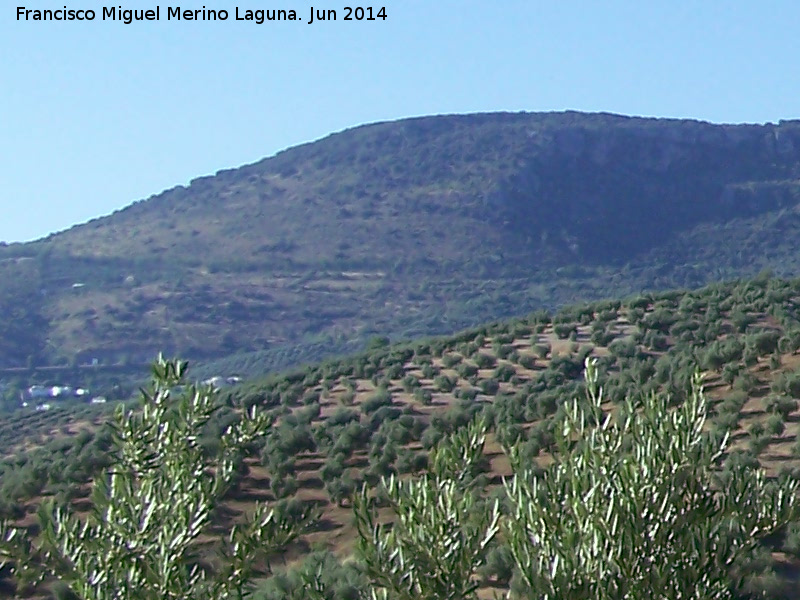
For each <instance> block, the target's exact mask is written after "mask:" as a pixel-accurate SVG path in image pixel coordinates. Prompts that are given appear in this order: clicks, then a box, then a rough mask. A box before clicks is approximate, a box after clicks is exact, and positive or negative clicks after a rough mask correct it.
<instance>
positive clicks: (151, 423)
mask: <svg viewBox="0 0 800 600" xmlns="http://www.w3.org/2000/svg"><path fill="white" fill-rule="evenodd" d="M185 374H186V363H184V362H180V361H168V360H165V359H164V358H162V357H159V359H158V360H157V362H156V363H155V364H154V366H153V385H152V389H151V390H149V391H144V390H143V392H142V402H141V407H140V408H139V409H138V410H137V409H132V410H131V409H125V407H124V406H122V405H120V407H119V408H118V409H117V411H116V413H115V416H114V420H113V428H114V443H113V451H114V456H113V460H112V464H111V466H110V467H109V469H108V471H107V473H106V474H105V476H99V477H97V478H96V479H95V481H94V484H93V489H92V493H91V504H92V510H91V512H90V513H89V515H88V516H86V517H85V518H78V517H77V516H75V515H73V514H71V513H70V511H69V510H68V509H67V508H66V507H59V506H55V505H54V504H53V503H52V502H46V503H43V505H42V507H41V509H40V511H39V522H40V527H41V534H40V535H39V536H38V537H37V538H36V539H31V538H30V537H29V536H28V535H27V534H26V532H25V531H23V530H20V529H17V528H14V527H11V526H9V525H8V524H2V526H0V552H2V555H3V558H4V560H5V561H10V562H11V564H12V565H13V569H14V572H15V574H16V575H17V577H18V579H19V580H20V582H21V583H22V584H23V585H24V584H30V583H34V584H35V583H38V582H40V581H41V580H42V579H43V578H44V577H46V576H54V577H56V578H58V579H60V580H62V581H63V582H65V583H66V584H67V585H68V586H69V588H70V589H71V590H72V591H73V592H74V593H75V594H76V595H77V596H78V597H80V598H83V599H86V600H89V599H91V600H111V599H112V598H137V599H138V598H141V599H153V600H155V599H162V600H163V599H170V598H174V599H176V600H177V599H179V598H180V599H185V598H200V599H202V598H208V599H209V600H211V599H215V600H216V599H226V598H237V599H241V598H243V597H244V595H245V593H246V592H247V590H248V584H249V582H250V580H251V578H252V576H253V574H254V573H253V564H254V562H255V559H256V558H257V557H258V556H259V555H264V554H269V553H272V552H274V551H276V550H278V549H280V548H282V547H284V546H285V545H286V544H288V543H290V542H291V541H292V540H294V539H295V538H296V537H297V536H298V535H299V534H300V533H301V532H302V531H303V530H304V528H305V527H306V526H307V524H308V522H309V520H310V515H309V514H308V513H306V514H304V515H303V516H302V517H301V518H299V519H296V520H294V519H289V518H286V517H284V516H281V515H279V514H277V513H276V512H275V511H274V510H270V509H269V508H268V507H267V506H265V505H263V504H259V505H257V507H256V508H255V510H254V511H253V514H252V515H251V517H250V520H249V521H248V522H247V523H245V524H243V525H235V526H234V527H233V528H232V529H231V531H230V532H229V533H228V535H227V536H226V537H225V538H224V539H223V540H222V543H221V550H220V553H221V555H222V556H221V557H220V558H221V560H220V561H219V564H220V565H221V566H220V567H219V568H218V569H209V568H204V567H203V566H202V564H201V561H200V557H199V556H198V555H197V554H196V549H197V542H198V538H199V537H200V536H201V534H204V533H206V532H207V528H208V526H209V524H210V521H211V518H212V515H213V510H214V508H215V507H216V506H217V504H218V502H219V500H220V499H221V498H222V496H223V495H224V493H225V491H226V490H227V488H228V486H229V484H230V483H231V480H232V477H233V475H234V471H235V465H236V462H237V459H241V453H242V451H243V449H244V448H246V447H247V446H248V445H249V444H250V443H252V442H253V441H254V440H256V438H258V437H259V436H262V435H264V433H265V432H266V430H267V428H268V427H269V425H270V421H269V419H268V418H267V417H266V416H265V415H263V414H260V413H258V412H257V411H255V410H252V411H250V412H249V413H247V414H245V415H244V416H243V417H242V419H241V420H240V421H239V422H238V423H236V424H235V425H232V426H231V427H229V428H228V430H227V431H226V432H225V434H224V435H223V436H222V439H221V443H220V446H219V450H218V452H217V454H216V455H215V456H212V457H207V456H206V454H205V453H204V450H203V448H202V447H201V445H200V443H199V436H200V434H201V432H202V430H203V427H204V426H205V424H206V423H207V422H208V421H209V419H210V418H211V417H212V415H213V414H214V412H215V410H216V404H215V401H214V400H215V393H214V390H213V389H212V388H210V387H206V386H194V385H186V382H185Z"/></svg>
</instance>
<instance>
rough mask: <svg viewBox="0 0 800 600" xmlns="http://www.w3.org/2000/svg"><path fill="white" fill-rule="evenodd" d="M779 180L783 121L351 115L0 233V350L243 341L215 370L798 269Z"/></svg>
mask: <svg viewBox="0 0 800 600" xmlns="http://www.w3.org/2000/svg"><path fill="white" fill-rule="evenodd" d="M798 178H800V123H798V122H783V123H780V124H778V125H764V126H757V125H711V124H707V123H700V122H693V121H677V120H655V119H638V118H626V117H620V116H613V115H605V114H595V115H588V114H579V113H563V114H480V115H465V116H440V117H425V118H417V119H409V120H404V121H398V122H392V123H380V124H375V125H369V126H364V127H358V128H355V129H352V130H348V131H345V132H342V133H339V134H335V135H332V136H329V137H327V138H325V139H323V140H320V141H318V142H314V143H312V144H306V145H303V146H299V147H296V148H292V149H290V150H287V151H285V152H281V153H280V154H278V155H277V156H275V157H272V158H268V159H265V160H263V161H260V162H258V163H256V164H253V165H249V166H245V167H242V168H239V169H233V170H229V171H222V172H219V173H217V174H216V175H215V176H212V177H203V178H200V179H197V180H195V181H193V182H192V183H191V185H189V186H188V187H177V188H174V189H172V190H168V191H166V192H163V193H161V194H159V195H157V196H154V197H152V198H150V199H148V200H146V201H143V202H137V203H135V204H133V205H132V206H130V207H128V208H126V209H124V210H121V211H118V212H116V213H114V214H113V215H111V216H108V217H104V218H102V219H97V220H94V221H91V222H89V223H87V224H85V225H81V226H77V227H74V228H72V229H70V230H68V231H66V232H63V233H60V234H57V235H53V236H50V237H48V238H47V239H44V240H40V241H37V242H34V243H30V244H23V245H10V246H7V247H0V340H1V341H0V366H5V367H13V366H24V365H26V364H28V363H33V364H60V363H67V364H69V363H77V364H82V363H84V362H86V361H89V360H90V359H91V358H99V359H101V361H104V362H108V363H120V362H121V363H128V364H134V365H139V364H143V363H144V362H146V361H149V360H151V359H152V358H153V357H154V356H155V354H156V353H157V352H158V351H160V350H163V351H165V352H167V353H169V354H180V355H181V356H184V357H187V358H196V359H212V358H220V357H223V356H229V355H232V354H235V353H245V352H261V354H259V355H250V356H249V357H246V356H245V357H243V358H242V360H240V361H238V362H233V363H228V364H227V366H239V367H240V368H242V369H243V370H246V371H248V372H251V373H256V372H258V371H259V370H260V371H262V372H263V371H264V370H266V369H269V368H273V367H277V366H281V365H289V364H296V363H297V361H304V360H312V359H314V358H315V357H320V356H324V355H325V354H330V353H336V352H342V351H352V350H353V349H354V348H356V347H357V346H358V344H363V342H364V340H366V339H368V338H369V337H371V336H373V335H376V334H378V335H389V336H390V337H392V338H393V339H399V338H411V337H418V336H419V335H431V334H436V333H448V332H453V331H456V330H458V329H461V328H464V327H467V326H471V325H475V324H477V323H480V322H485V321H486V320H488V319H493V318H501V317H507V316H511V315H514V314H524V313H525V312H527V311H530V310H534V309H536V308H539V307H543V306H544V307H555V306H559V305H562V304H564V303H568V302H574V301H576V300H578V299H590V298H597V297H608V296H619V295H624V294H628V293H633V292H638V291H640V290H642V289H666V288H670V287H690V286H696V285H701V284H703V283H705V282H708V281H711V280H719V279H720V278H731V277H738V276H745V275H753V274H755V273H756V272H758V271H760V270H761V269H763V268H772V269H773V270H774V271H775V272H777V273H778V274H781V275H790V274H796V273H798V272H800V269H798V267H799V266H800V254H798V249H797V248H798V244H796V243H795V239H796V232H797V226H798V215H797V211H798V201H800V196H799V195H798V192H799V191H800V186H799V185H798ZM87 193H90V190H87ZM76 284H77V285H76ZM248 360H249V363H248V362H247V361H248Z"/></svg>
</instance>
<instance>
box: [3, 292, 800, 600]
mask: <svg viewBox="0 0 800 600" xmlns="http://www.w3.org/2000/svg"><path fill="white" fill-rule="evenodd" d="M799 311H800V280H791V281H787V280H780V279H770V278H766V277H761V278H758V279H754V280H748V281H741V282H729V283H723V284H714V285H711V286H708V287H706V288H703V289H699V290H693V291H681V290H672V291H666V292H660V293H653V294H643V295H637V296H632V297H629V298H626V299H621V300H604V301H598V302H593V303H585V304H578V305H573V306H569V307H565V308H563V309H561V310H559V311H557V312H555V313H547V312H544V311H539V312H536V313H533V314H531V315H528V316H527V317H524V318H519V319H515V320H510V321H501V322H495V323H488V324H484V325H482V326H479V327H476V328H472V329H469V330H465V331H462V332H460V333H459V334H457V335H454V336H448V337H440V338H429V339H426V340H419V341H415V342H409V343H404V344H395V345H390V346H385V347H381V348H375V349H373V350H371V351H369V352H367V353H364V354H361V355H357V356H352V357H348V358H341V359H336V360H332V361H328V362H325V363H322V364H317V365H312V366H309V367H306V368H304V369H302V370H299V371H295V372H288V373H281V374H275V375H272V376H270V377H269V378H266V379H264V380H262V381H257V382H252V383H250V384H248V385H244V386H240V387H238V388H235V389H231V390H227V391H224V392H223V393H222V394H221V396H220V405H221V408H220V410H219V412H218V414H217V415H216V416H215V418H214V420H213V422H211V423H210V424H209V426H208V427H207V430H206V432H205V435H204V436H203V439H202V443H203V445H204V446H207V447H209V448H214V447H215V444H218V443H219V435H220V433H221V432H222V431H224V430H225V428H226V427H227V426H228V425H229V424H230V423H231V422H233V421H234V420H235V419H236V418H237V416H236V415H237V411H238V410H240V409H241V408H243V407H249V406H253V405H258V406H260V407H262V409H265V410H267V411H268V412H269V413H270V414H271V415H272V416H273V418H274V419H275V425H274V426H273V427H272V428H270V431H268V432H266V433H265V438H264V441H263V444H259V445H258V447H257V448H254V449H253V452H252V454H251V456H249V457H248V458H247V459H246V462H245V464H246V467H244V468H242V469H241V477H240V478H239V481H238V484H237V486H236V487H235V488H234V489H233V490H232V491H231V493H230V494H229V496H228V498H227V500H226V502H225V503H224V505H223V506H222V507H220V509H219V511H218V513H217V516H216V520H215V523H214V524H215V528H216V529H217V530H219V531H225V528H226V527H228V526H229V525H230V524H231V523H233V522H235V521H237V520H238V519H240V518H241V517H242V516H243V515H245V514H246V513H247V512H248V510H249V508H250V507H251V506H252V502H253V501H254V500H256V499H260V500H267V501H277V502H280V503H282V504H281V506H282V507H283V509H285V510H292V506H296V505H293V504H292V502H295V503H296V502H298V501H299V502H301V503H313V504H315V505H316V506H318V507H319V508H320V509H321V510H322V519H321V520H320V522H319V525H318V526H317V527H316V528H315V529H314V530H313V531H312V532H311V533H309V534H308V535H307V536H306V537H305V538H304V539H303V540H302V541H301V543H299V544H297V545H296V546H294V547H293V548H292V550H291V552H290V553H288V554H287V555H286V557H285V560H286V561H287V562H288V563H289V564H290V565H294V564H296V563H299V562H302V560H304V559H305V557H307V556H308V555H309V553H310V551H311V550H312V549H315V550H324V551H329V552H331V553H333V554H334V555H336V556H338V557H340V558H342V557H345V556H347V555H348V554H349V553H350V551H351V549H352V545H353V539H354V535H355V534H354V530H353V526H352V521H351V510H350V506H349V498H350V495H351V494H352V493H353V491H354V490H356V489H358V486H359V485H360V484H361V483H362V482H364V483H367V484H369V485H372V486H374V485H376V483H377V482H378V481H379V480H380V477H382V476H386V475H389V474H392V473H399V474H401V475H407V474H414V473H419V472H421V471H424V470H425V468H426V457H427V453H428V451H429V450H430V448H431V447H433V446H434V445H435V444H436V443H437V441H438V440H440V439H442V437H443V436H445V435H447V434H448V433H450V432H452V431H454V430H455V429H456V428H457V427H459V426H461V425H463V424H465V423H467V422H468V421H469V420H470V419H471V418H473V417H474V416H475V415H476V414H479V413H480V414H482V415H483V416H484V417H485V418H486V419H487V420H488V422H489V423H490V426H491V429H490V435H489V438H488V442H487V445H486V448H485V453H486V459H487V461H486V465H485V469H486V472H485V477H484V481H485V482H486V483H487V485H488V489H489V493H492V491H491V490H495V491H497V486H498V484H499V483H500V479H501V477H502V476H505V475H508V474H509V473H510V472H511V470H510V465H509V461H508V458H507V457H506V456H505V454H504V453H503V450H502V447H503V446H509V445H511V444H514V443H517V444H519V449H520V452H521V454H520V455H519V456H520V457H521V458H522V459H524V460H525V461H526V464H539V465H541V466H542V467H545V466H546V465H547V460H548V454H549V452H550V450H551V449H552V444H553V435H552V430H553V427H554V424H555V423H556V422H558V420H559V419H560V418H561V417H562V416H563V414H562V413H563V408H562V407H563V404H564V402H565V400H566V399H568V398H572V397H576V396H580V395H581V394H582V393H583V391H584V382H583V380H582V376H581V374H582V366H583V360H584V358H585V357H587V356H592V357H595V358H596V359H597V361H598V367H599V370H600V373H601V376H600V377H601V383H602V385H603V387H604V398H605V403H604V409H605V410H607V411H608V412H610V413H613V412H615V411H618V410H621V409H622V406H623V400H624V399H625V398H626V397H628V396H633V397H638V396H640V395H642V394H649V393H655V394H659V395H661V394H663V395H669V397H670V398H671V399H672V402H673V403H674V404H679V403H681V402H682V400H683V399H684V398H685V397H686V395H687V393H688V390H689V383H690V381H691V379H692V377H693V375H694V373H695V372H696V370H698V369H699V370H701V371H702V373H703V378H704V381H705V387H706V391H707V394H708V396H709V398H710V400H711V406H712V418H711V422H710V427H711V430H712V431H713V432H715V433H717V434H723V433H725V432H727V433H729V434H730V439H731V443H730V446H729V451H728V454H727V457H726V462H725V463H724V464H723V465H721V469H722V470H723V471H724V470H725V469H734V468H737V466H740V465H743V464H750V465H752V464H759V463H760V464H761V465H762V466H763V467H765V468H766V469H767V472H768V474H769V475H771V476H789V477H797V474H798V472H800V471H798V469H800V443H798V432H800V408H799V407H798V406H799V405H798V397H800V356H799V355H798V352H800V312H799ZM103 422H104V421H103V418H102V417H101V416H98V415H96V414H94V415H92V414H88V413H86V412H85V411H84V412H82V413H80V414H78V413H72V414H69V413H66V412H61V413H59V412H50V413H39V414H35V415H32V414H31V415H24V416H22V417H20V418H18V419H14V420H9V421H8V422H6V423H5V424H4V426H3V427H2V428H0V440H2V442H3V446H4V448H5V451H6V453H7V455H8V456H7V458H6V459H5V460H3V461H2V462H0V474H1V475H2V479H0V481H2V486H0V509H2V512H3V514H12V515H14V516H15V517H16V518H18V519H19V520H20V521H21V522H23V523H25V522H30V520H31V518H32V512H33V511H34V509H35V506H36V504H37V503H38V496H40V495H45V496H48V495H54V496H56V498H58V499H61V500H64V499H72V501H73V502H74V505H75V506H76V507H77V508H78V510H85V509H86V507H87V504H86V499H85V492H86V490H85V487H84V486H82V485H81V483H82V482H83V481H85V480H87V479H88V478H90V477H91V474H92V473H93V472H94V470H95V469H97V467H98V466H101V465H103V464H104V463H105V462H106V461H107V457H106V456H105V451H106V450H107V448H108V443H109V432H108V431H107V430H106V429H104V428H103V427H102V424H103ZM98 428H99V429H98ZM60 432H61V433H69V434H70V435H68V436H64V435H62V434H61V433H60ZM37 446H41V448H40V449H39V450H37V449H36V447H37ZM798 540H800V530H794V529H793V530H791V531H788V532H786V535H785V536H781V539H779V540H771V541H770V543H771V544H772V546H771V547H770V549H771V550H773V551H774V552H773V553H772V554H771V555H770V554H769V553H767V554H766V555H765V556H762V558H761V559H760V560H761V562H760V563H759V564H760V567H759V568H757V569H755V572H756V573H760V574H759V575H758V577H755V578H752V581H751V585H753V586H760V588H759V589H766V590H767V593H766V595H765V596H759V597H766V598H775V599H778V598H790V597H794V596H793V595H792V594H793V593H794V589H795V587H793V586H796V577H797V575H796V573H797V569H798V567H800V541H798ZM495 559H496V560H493V561H492V562H491V566H490V567H487V569H485V570H484V573H483V574H484V577H485V583H486V585H487V586H488V587H487V589H486V591H487V592H489V591H490V590H489V588H491V587H498V586H499V587H501V588H502V587H503V586H504V585H506V584H507V583H508V582H507V580H504V579H503V575H502V573H503V570H502V560H501V558H500V555H499V554H498V555H496V556H495ZM280 564H281V563H280V561H278V562H277V563H276V564H275V565H273V566H275V567H277V566H279V565H280ZM326 564H327V563H326ZM765 565H767V566H770V568H772V569H773V574H772V575H769V573H767V574H766V575H765V574H764V573H762V572H761V567H764V566H765ZM327 566H328V567H330V568H331V569H333V568H334V567H333V566H331V565H330V564H327ZM326 568H327V567H326ZM273 583H274V582H273ZM264 585H265V586H267V587H265V588H264V589H265V590H266V589H267V588H268V586H269V585H271V584H266V583H265V584H264ZM275 585H277V584H275ZM264 594H265V595H263V596H262V597H264V598H273V597H289V596H287V595H284V596H280V595H273V596H268V595H266V592H264ZM274 594H278V592H277V591H274ZM298 597H299V596H298ZM342 597H344V596H342ZM485 597H487V598H488V597H490V594H488V593H487V595H486V596H485Z"/></svg>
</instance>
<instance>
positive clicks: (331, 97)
mask: <svg viewBox="0 0 800 600" xmlns="http://www.w3.org/2000/svg"><path fill="white" fill-rule="evenodd" d="M65 4H67V7H68V8H76V9H77V8H94V9H95V10H97V11H98V12H101V11H102V9H101V7H102V6H104V4H102V3H97V2H90V1H89V0H87V1H85V2H83V3H82V4H68V3H67V1H66V0H59V1H57V2H52V1H49V2H48V1H43V0H39V2H38V3H31V4H24V2H23V0H17V5H21V6H26V7H27V8H39V9H44V8H62V7H63V6H64V5H65ZM353 4H354V3H353ZM176 5H180V6H181V7H182V8H201V7H202V6H203V3H185V4H178V3H160V4H159V3H158V2H157V1H156V0H154V1H153V2H135V3H131V4H124V5H123V6H124V7H126V8H154V7H156V6H160V7H161V12H162V20H161V21H160V22H145V23H133V24H131V25H125V24H123V23H120V22H109V21H106V22H103V21H102V20H100V16H98V18H97V19H96V20H95V21H94V22H86V23H77V22H66V23H63V22H59V23H39V22H31V21H29V22H23V21H17V20H16V5H14V6H12V5H10V4H9V5H4V6H3V7H2V9H0V56H2V57H3V60H2V61H0V208H2V213H0V214H1V215H2V218H0V241H7V242H11V241H23V240H30V239H35V238H39V237H42V236H45V235H47V234H48V233H51V232H54V231H58V230H62V229H65V228H68V227H69V226H71V225H74V224H77V223H80V222H84V221H86V220H88V219H91V218H93V217H97V216H100V215H104V214H108V213H110V212H112V211H114V210H116V209H119V208H122V207H124V206H126V205H128V204H130V203H131V202H134V201H136V200H139V199H142V198H147V197H149V196H151V195H153V194H156V193H158V192H160V191H162V190H163V189H166V188H169V187H172V186H175V185H179V184H186V183H188V182H189V181H190V180H191V179H193V178H195V177H198V176H202V175H207V174H211V173H214V172H216V171H218V170H220V169H225V168H230V167H235V166H239V165H242V164H246V163H249V162H254V161H256V160H258V159H260V158H263V157H265V156H270V155H272V154H274V153H275V152H277V151H279V150H281V149H283V148H287V147H290V146H293V145H296V144H298V143H302V142H306V141H310V140H314V139H318V138H320V137H324V136H326V135H328V134H329V133H332V132H334V131H339V130H341V129H345V128H348V127H352V126H355V125H358V124H362V123H368V122H373V121H380V120H393V119H399V118H403V117H408V116H415V115H425V114H441V113H466V112H479V111H480V112H483V111H497V110H511V111H518V110H525V111H550V110H564V109H575V110H584V111H608V112H615V113H622V114H629V115H647V116H658V117H685V118H695V119H703V120H708V121H714V122H767V121H773V122H777V121H778V120H780V119H792V118H800V104H798V98H800V68H798V66H797V61H798V58H799V57H800V36H798V34H797V23H800V2H796V1H788V0H786V1H772V2H770V1H765V2H758V3H757V2H737V1H726V2H722V1H713V0H704V1H703V2H681V1H676V0H672V1H669V2H666V1H665V2H661V1H658V0H653V1H650V2H642V1H641V0H639V1H636V2H632V1H631V2H621V1H617V2H615V1H607V2H599V1H598V2H590V1H588V0H586V1H584V2H569V1H562V2H550V1H548V2H539V1H535V0H526V1H517V0H506V1H505V2H496V3H492V2H487V1H480V2H479V1H472V0H459V1H454V0H428V1H421V0H402V1H399V2H398V1H391V0H388V1H387V2H384V3H381V4H371V6H374V7H379V6H385V7H386V14H387V19H386V20H385V21H381V20H378V21H375V22H360V23H359V22H344V21H343V20H341V19H342V17H343V16H344V15H343V11H342V7H343V6H345V5H346V3H345V2H342V3H323V2H322V0H311V1H309V2H292V1H291V0H285V1H284V2H275V3H268V4H267V6H271V7H273V8H284V9H295V10H296V11H297V13H298V15H299V16H300V17H302V18H303V19H304V22H302V23H290V22H280V23H275V22H273V23H265V24H263V25H256V24H252V23H244V22H236V21H234V20H233V11H234V8H235V7H236V6H237V4H234V3H230V2H214V0H208V1H207V2H206V3H205V6H206V7H207V8H214V9H222V8H225V9H227V10H229V11H231V18H230V19H229V20H228V21H227V22H175V21H170V22H167V21H166V18H165V15H164V13H165V12H166V7H167V6H176ZM259 5H261V6H263V5H264V3H255V2H253V3H252V4H248V3H247V2H245V1H244V0H243V2H242V3H241V4H238V6H239V8H240V10H241V11H244V10H246V9H247V8H257V7H258V6H259ZM361 5H362V6H370V4H367V3H362V4H361ZM498 5H499V7H498ZM105 6H119V3H117V4H116V5H115V4H113V3H109V4H105ZM312 6H314V7H315V8H333V9H337V10H338V16H339V20H337V21H335V22H326V23H314V24H310V25H309V24H307V23H306V22H305V21H307V19H308V14H309V11H310V7H312Z"/></svg>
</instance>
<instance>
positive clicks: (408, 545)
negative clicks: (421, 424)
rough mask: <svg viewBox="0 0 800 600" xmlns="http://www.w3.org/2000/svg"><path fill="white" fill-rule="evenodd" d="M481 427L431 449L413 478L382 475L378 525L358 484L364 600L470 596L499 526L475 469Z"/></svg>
mask: <svg viewBox="0 0 800 600" xmlns="http://www.w3.org/2000/svg"><path fill="white" fill-rule="evenodd" d="M485 434H486V425H485V423H483V422H482V421H475V422H473V423H471V424H470V425H469V426H467V427H465V428H462V429H460V430H458V431H457V432H455V433H454V434H452V435H451V436H450V437H448V438H445V439H444V440H443V441H442V442H440V444H439V445H438V446H437V447H436V448H434V449H433V450H432V452H431V456H430V460H429V472H428V473H427V474H426V475H425V476H424V477H421V478H418V479H408V480H402V479H399V478H397V477H395V476H392V477H389V478H388V479H386V478H384V479H383V480H382V485H381V489H380V491H379V493H378V495H379V496H380V497H382V498H383V499H384V501H385V502H387V503H388V505H389V507H390V508H391V510H392V512H393V518H394V521H393V522H392V523H391V524H386V523H384V524H378V523H376V521H375V514H374V511H373V509H372V505H371V504H372V500H371V498H370V495H369V493H368V491H367V490H366V489H365V490H364V491H362V493H361V494H360V495H359V496H357V497H356V500H355V503H354V511H355V517H356V526H357V529H358V533H359V537H360V539H359V554H360V558H361V560H362V561H363V564H364V569H365V572H366V574H367V576H368V577H369V579H370V581H371V583H372V589H371V596H370V597H371V598H373V599H385V600H388V599H391V600H467V599H471V598H476V597H477V596H476V594H475V592H476V590H477V588H478V581H477V579H476V572H477V570H478V569H479V568H480V567H481V566H482V565H483V564H484V563H485V561H486V556H487V553H488V549H489V546H490V544H491V542H492V540H493V539H494V537H495V535H496V534H497V532H498V531H499V519H500V511H499V506H498V503H497V502H494V503H491V502H487V501H486V500H485V499H483V498H482V497H481V494H480V491H481V486H479V485H475V482H476V478H477V475H478V470H479V466H480V464H481V458H482V456H483V446H484V442H485Z"/></svg>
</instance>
